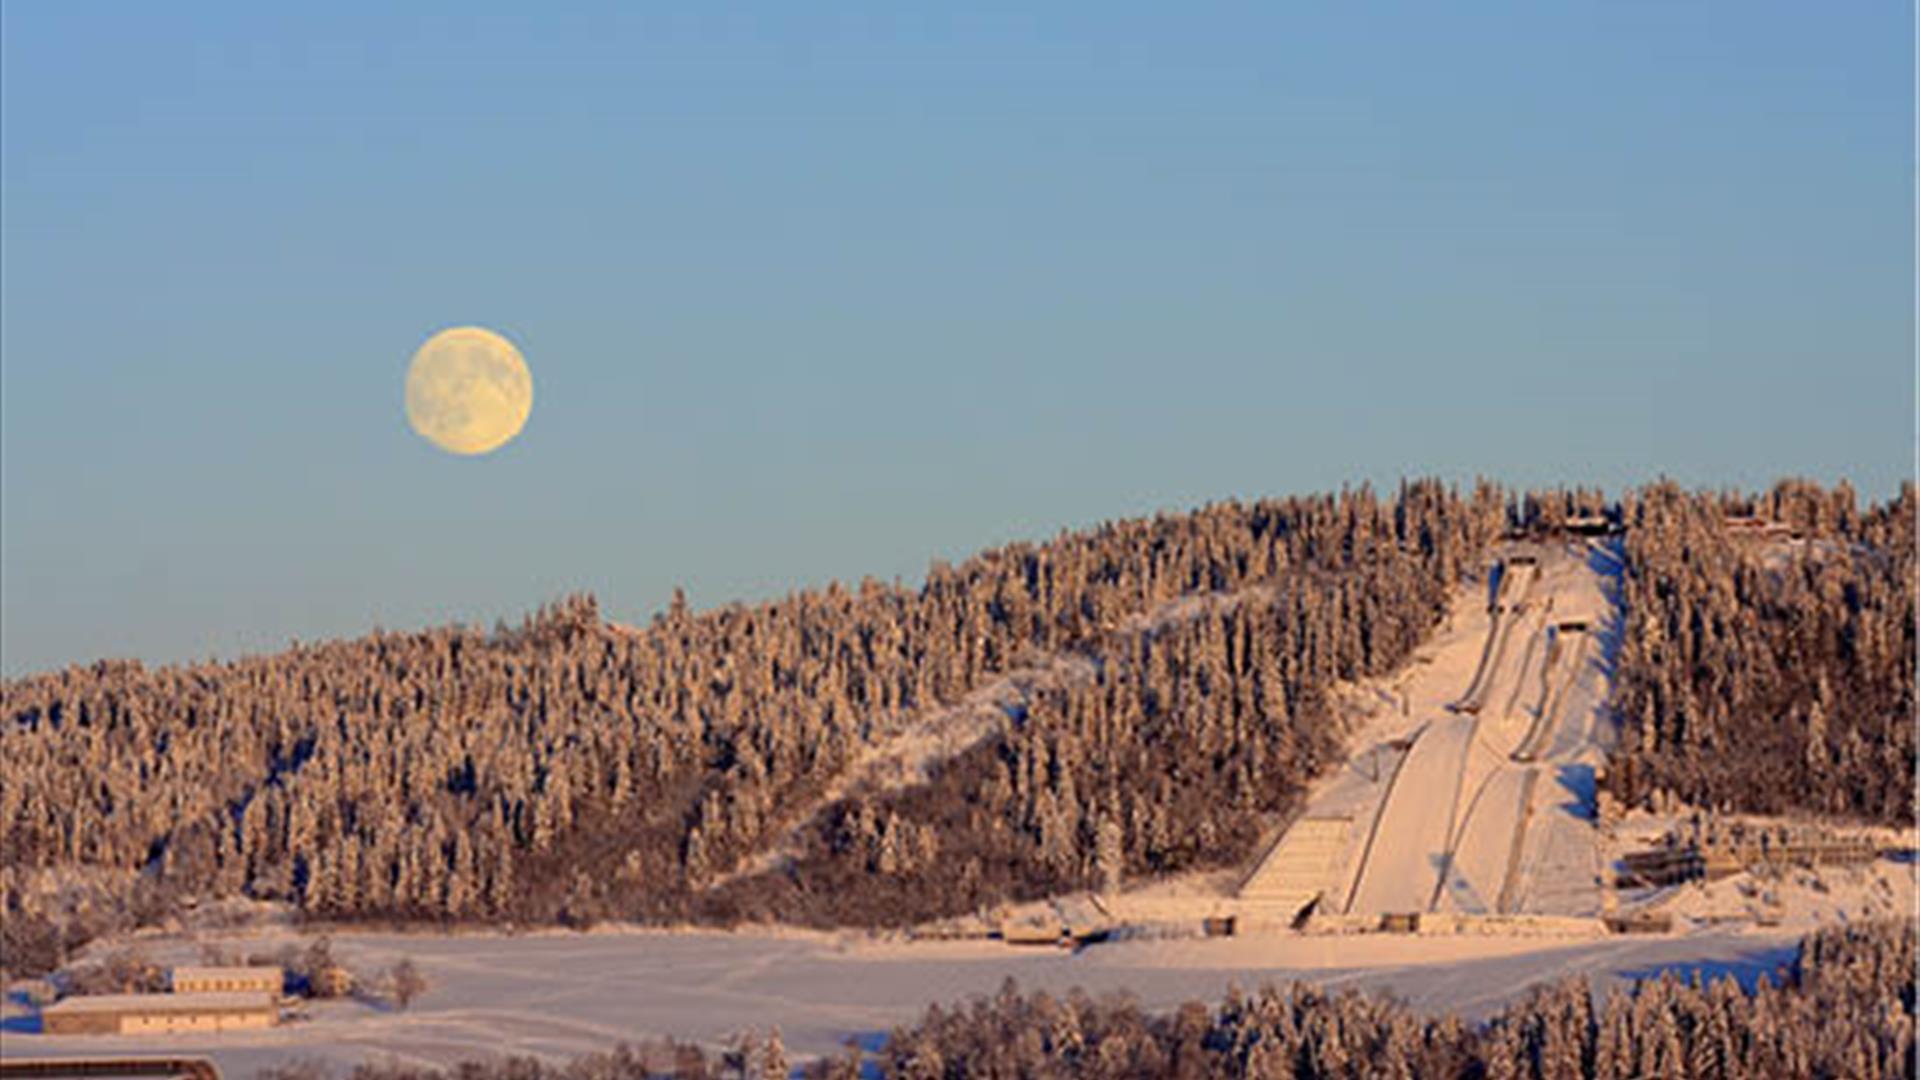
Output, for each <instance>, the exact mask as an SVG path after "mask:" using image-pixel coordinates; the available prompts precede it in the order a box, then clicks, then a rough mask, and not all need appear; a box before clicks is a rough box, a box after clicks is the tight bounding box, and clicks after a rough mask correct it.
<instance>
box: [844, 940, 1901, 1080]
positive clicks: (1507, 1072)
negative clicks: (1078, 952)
mask: <svg viewBox="0 0 1920 1080" xmlns="http://www.w3.org/2000/svg"><path fill="white" fill-rule="evenodd" d="M1913 971H1914V927H1913V924H1911V923H1904V922H1903V923H1878V924H1866V925H1856V926H1851V927H1840V928H1836V929H1828V930H1823V931H1821V932H1819V933H1817V934H1815V935H1814V936H1812V937H1810V938H1808V939H1807V940H1806V941H1805V942H1804V943H1803V944H1802V946H1801V950H1800V954H1799V957H1798V959H1797V960H1796V961H1795V963H1794V964H1793V965H1792V966H1791V968H1789V970H1788V971H1787V972H1785V973H1784V975H1783V977H1782V978H1781V980H1780V982H1779V983H1778V984H1775V983H1774V982H1772V981H1771V980H1768V979H1764V978H1763V979H1762V980H1760V981H1759V982H1758V984H1757V985H1756V986H1755V987H1754V988H1752V989H1751V990H1743V989H1742V988H1741V986H1740V985H1739V984H1738V983H1737V982H1735V981H1734V980H1733V979H1732V978H1731V977H1722V978H1719V979H1716V980H1713V981H1711V982H1703V981H1702V980H1701V979H1700V978H1699V976H1698V975H1697V974H1696V975H1695V976H1694V977H1693V978H1692V979H1690V980H1682V979H1680V978H1678V977H1676V976H1674V975H1672V974H1670V973H1668V974H1662V975H1660V976H1658V977H1656V978H1652V979H1648V980H1644V981H1642V982H1640V983H1638V984H1636V985H1635V986H1634V987H1632V988H1631V989H1630V990H1623V991H1619V992H1615V993H1612V994H1609V995H1607V996H1606V998H1605V999H1604V1001H1602V1002H1600V1003H1598V1004H1597V1005H1596V1003H1595V1001H1594V996H1593V993H1592V991H1591V988H1590V987H1589V986H1588V984H1587V982H1586V980H1585V979H1584V978H1572V979H1567V980H1563V981H1560V982H1557V983H1554V984H1550V985H1548V986H1545V987H1542V988H1539V989H1537V990H1535V991H1534V992H1533V993H1532V994H1530V995H1529V996H1528V997H1526V998H1524V999H1523V1000H1521V1001H1519V1002H1517V1003H1515V1004H1513V1005H1511V1006H1509V1007H1508V1008H1506V1009H1505V1010H1504V1011H1502V1012H1501V1013H1500V1014H1498V1015H1497V1016H1496V1017H1494V1018H1493V1019H1492V1020H1491V1021H1490V1022H1489V1023H1487V1024H1486V1025H1484V1026H1477V1027H1476V1026H1469V1025H1466V1024H1463V1023H1461V1022H1460V1021H1459V1020H1457V1019H1454V1018H1452V1017H1441V1018H1428V1017H1422V1016H1419V1015H1417V1014H1415V1013H1413V1012H1411V1011H1409V1010H1408V1009H1406V1008H1404V1007H1402V1006H1399V1005H1397V1004H1394V1003H1392V1002H1389V1001H1386V1000H1383V999H1381V998H1377V997H1370V996H1366V995H1362V994H1359V993H1355V992H1352V991H1344V992H1339V993H1327V992H1325V991H1321V990H1318V989H1314V988H1311V987H1308V986H1306V985H1303V984H1293V985H1291V986H1289V987H1287V988H1284V989H1276V988H1273V987H1268V988H1265V989H1263V990H1261V991H1259V992H1258V993H1255V994H1251V995H1245V994H1234V995H1232V996H1230V997H1229V998H1228V1000H1227V1001H1226V1002H1225V1003H1223V1004H1221V1005H1218V1006H1216V1007H1213V1008H1207V1007H1205V1006H1203V1005H1199V1004H1188V1005H1186V1006H1184V1007H1182V1008H1181V1009H1179V1010H1178V1011H1176V1012H1174V1013H1172V1014H1169V1015H1155V1014H1150V1013H1147V1012H1145V1011H1143V1010H1142V1009H1140V1008H1139V1007H1138V1006H1137V1005H1135V1004H1133V1003H1131V1002H1130V1001H1127V1000H1125V999H1108V1000H1094V999H1091V998H1088V997H1086V996H1085V995H1081V994H1077V993H1076V994H1071V995H1069V996H1068V997H1066V998H1065V999H1057V998H1053V997H1050V996H1048V995H1046V994H1033V995H1021V994H1019V993H1017V992H1015V991H1014V990H1013V989H1012V988H1011V987H1009V988H1008V989H1006V990H1004V991H1003V992H1002V993H1001V994H1000V995H999V996H997V997H994V998H989V999H981V1000H976V1001H974V1002H972V1003H971V1004H969V1005H966V1006H963V1007H959V1008H953V1009H940V1008H934V1009H931V1010H929V1011H928V1013H927V1015H926V1018H925V1019H923V1020H922V1021H921V1022H920V1023H919V1024H918V1025H917V1026H915V1027H913V1028H910V1029H906V1030H901V1031H896V1032H894V1033H893V1036H892V1038H891V1039H889V1040H888V1043H887V1046H886V1050H885V1055H884V1061H883V1065H882V1069H881V1072H882V1075H885V1076H889V1077H903V1078H906V1077H911V1078H922V1077H928V1078H930V1077H969V1076H1032V1077H1063V1078H1064V1077H1075V1078H1080V1077H1085V1078H1095V1077H1101V1078H1105V1077H1209V1076H1251V1077H1294V1078H1300V1080H1306V1078H1310V1077H1313V1078H1318V1077H1327V1078H1336V1077H1338V1078H1346V1077H1352V1078H1356V1080H1357V1078H1363V1077H1386V1078H1401V1080H1425V1078H1430V1077H1487V1078H1489V1080H1505V1078H1516V1080H1517V1078H1538V1080H1561V1078H1592V1080H1630V1078H1636V1077H1662V1078H1666V1080H1690V1078H1699V1080H1707V1078H1715V1080H1730V1078H1740V1077H1769V1078H1774V1077H1779V1078H1785V1077H1835V1078H1838V1077H1850V1078H1861V1080H1868V1078H1872V1077H1901V1076H1912V1075H1913V1069H1914V1050H1915V1047H1914V982H1913ZM824 1068H826V1067H824V1066H823V1069H824Z"/></svg>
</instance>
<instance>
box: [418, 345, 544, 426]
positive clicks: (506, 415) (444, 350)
mask: <svg viewBox="0 0 1920 1080" xmlns="http://www.w3.org/2000/svg"><path fill="white" fill-rule="evenodd" d="M532 411H533V373H532V372H530V371H528V370H527V362H526V361H525V360H524V359H522V358H521V356H520V350H519V349H516V348H514V347H513V343H512V342H511V341H508V340H507V339H506V338H503V337H501V336H500V335H499V334H496V333H494V332H493V331H491V330H486V329H482V328H481V327H478V326H456V327H454V328H452V329H451V330H442V331H440V332H439V333H437V334H435V335H433V336H432V337H430V338H428V339H427V343H426V344H425V345H422V346H420V351H419V352H416V353H414V354H413V363H412V365H411V366H409V367H408V368H407V422H408V423H409V424H412V425H413V430H415V431H417V432H419V433H420V437H421V438H423V439H425V440H427V441H428V442H430V443H432V444H433V445H435V446H437V447H439V448H440V449H442V450H445V451H447V452H448V453H451V454H463V455H474V454H485V453H488V452H489V451H493V450H498V449H499V448H500V447H502V446H505V445H506V444H507V442H508V441H510V440H511V439H512V438H513V437H514V436H515V435H518V434H520V429H521V428H522V427H523V426H525V424H526V422H527V414H529V413H531V412H532Z"/></svg>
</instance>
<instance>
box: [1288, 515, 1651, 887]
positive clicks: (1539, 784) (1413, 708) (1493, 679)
mask: <svg viewBox="0 0 1920 1080" xmlns="http://www.w3.org/2000/svg"><path fill="white" fill-rule="evenodd" d="M1503 556H1504V557H1503V558H1502V561H1501V562H1500V564H1499V566H1498V567H1497V568H1496V570H1495V572H1494V573H1493V574H1492V575H1491V576H1490V581H1489V589H1488V592H1489V596H1488V600H1487V610H1486V614H1485V616H1484V629H1479V626H1478V620H1476V622H1475V625H1474V626H1471V627H1457V626H1456V627H1455V628H1453V629H1452V632H1446V633H1442V634H1440V635H1438V636H1437V637H1436V640H1435V642H1434V644H1433V646H1432V648H1431V650H1430V651H1429V652H1427V653H1426V654H1425V655H1424V656H1423V657H1422V659H1424V660H1425V661H1426V662H1425V663H1422V664H1418V665H1416V666H1415V668H1414V669H1413V670H1412V672H1411V673H1410V675H1409V676H1408V677H1407V678H1406V680H1405V681H1404V682H1403V683H1402V684H1401V685H1400V687H1399V689H1398V693H1399V695H1400V697H1401V706H1402V711H1403V713H1404V714H1406V715H1408V716H1409V717H1410V719H1411V720H1412V721H1413V722H1414V723H1416V724H1417V725H1418V726H1417V727H1416V728H1415V729H1414V730H1413V731H1412V733H1411V734H1410V735H1409V736H1403V737H1402V738H1401V739H1400V740H1398V743H1399V745H1401V746H1403V747H1404V750H1403V751H1400V752H1399V756H1398V758H1397V760H1396V761H1394V762H1392V763H1391V764H1383V763H1382V762H1381V760H1380V759H1381V757H1383V756H1385V755H1388V754H1391V753H1393V752H1394V750H1393V748H1392V747H1390V746H1384V745H1383V746H1381V747H1376V748H1375V751H1374V753H1375V758H1374V767H1375V771H1376V773H1377V774H1378V775H1380V777H1381V779H1380V783H1381V785H1382V788H1381V790H1380V791H1378V792H1377V793H1374V795H1373V797H1372V798H1371V799H1362V800H1360V805H1357V806H1356V805H1353V804H1354V802H1355V800H1354V797H1353V793H1352V792H1350V791H1338V790H1334V791H1329V792H1327V793H1326V794H1327V796H1328V798H1326V799H1325V800H1324V803H1323V801H1322V800H1316V802H1315V804H1314V805H1312V806H1310V807H1309V810H1308V815H1307V816H1308V818H1309V819H1311V818H1315V817H1324V816H1330V815H1335V814H1342V813H1344V814H1345V815H1346V816H1348V817H1350V818H1356V822H1355V823H1356V825H1357V826H1359V827H1356V828H1355V829H1354V830H1353V835H1354V844H1355V851H1354V852H1353V854H1352V855H1351V857H1350V858H1349V859H1348V860H1347V865H1349V866H1351V867H1352V870H1351V873H1350V874H1349V875H1347V878H1346V880H1347V881H1350V882H1351V885H1350V887H1348V888H1344V889H1343V888H1341V887H1340V885H1341V884H1343V883H1342V882H1335V883H1333V887H1332V888H1331V889H1330V890H1329V892H1328V894H1327V896H1326V898H1325V899H1324V900H1323V906H1322V910H1328V909H1331V910H1344V911H1346V912H1349V913H1354V914H1386V913H1417V912H1451V913H1458V914H1469V915H1473V914H1512V913H1529V914H1554V915H1589V914H1595V913H1597V912H1598V911H1599V910H1600V863H1599V848H1598V844H1597V842H1596V841H1597V837H1596V833H1595V830H1594V828H1593V820H1592V815H1593V794H1594V773H1595V769H1596V767H1597V766H1599V765H1600V764H1601V762H1602V761H1603V760H1604V750H1605V747H1604V743H1605V741H1606V740H1607V739H1608V738H1609V737H1610V726H1609V724H1608V721H1607V716H1606V711H1605V703H1606V700H1607V676H1608V664H1609V657H1610V656H1611V654H1612V651H1613V648H1614V643H1615V641H1616V639H1617V634H1618V627H1619V612H1618V609H1617V604H1616V599H1615V598H1616V596H1617V588H1616V586H1617V582H1616V580H1615V575H1616V574H1617V567H1618V561H1617V557H1616V556H1615V554H1614V553H1613V551H1612V550H1611V549H1610V548H1607V547H1604V546H1600V545H1594V544H1588V543H1586V542H1579V541H1575V542H1542V543H1539V544H1528V545H1514V546H1511V547H1509V548H1508V549H1506V550H1505V551H1504V553H1503ZM1462 630H1464V631H1465V632H1462ZM1476 630H1478V633H1477V635H1476V633H1475V631H1476ZM1476 636H1477V637H1478V641H1476V640H1475V638H1476Z"/></svg>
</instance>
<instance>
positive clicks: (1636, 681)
mask: <svg viewBox="0 0 1920 1080" xmlns="http://www.w3.org/2000/svg"><path fill="white" fill-rule="evenodd" d="M1915 509H1916V504H1915V501H1914V489H1913V485H1912V484H1910V483H1909V484H1906V485H1904V486H1903V487H1902V488H1901V491H1900V493H1899V495H1898V496H1897V497H1896V498H1895V499H1893V500H1891V501H1889V502H1886V503H1882V504H1878V505H1873V506H1868V507H1864V508H1863V507H1860V506H1859V505H1858V504H1857V500H1856V498H1855V496H1854V494H1853V492H1852V491H1851V490H1850V489H1848V488H1846V487H1845V486H1844V485H1842V486H1840V487H1836V488H1835V489H1833V490H1825V489H1822V488H1820V487H1818V486H1816V485H1813V484H1809V483H1805V482H1798V481H1794V482H1783V483H1781V484H1778V485H1776V486H1775V487H1774V488H1773V490H1772V491H1771V492H1769V493H1767V494H1765V495H1762V496H1757V497H1755V496H1746V495H1739V494H1727V495H1706V494H1689V493H1686V492H1683V491H1681V490H1680V489H1679V488H1678V487H1675V486H1674V485H1671V484H1662V485H1657V486H1654V487H1651V488H1648V489H1645V490H1643V491H1641V492H1639V493H1637V494H1636V495H1634V496H1633V497H1630V498H1629V499H1628V500H1627V505H1626V507H1625V513H1624V517H1625V520H1626V522H1627V533H1626V543H1625V552H1626V560H1627V573H1626V587H1625V594H1626V595H1625V597H1624V601H1625V608H1626V620H1627V626H1626V633H1625V635H1624V643H1623V645H1622V648H1621V655H1620V658H1619V664H1618V671H1617V673H1616V675H1615V681H1614V705H1615V710H1616V713H1617V715H1618V716H1619V718H1620V722H1621V724H1622V728H1623V731H1622V739H1621V746H1620V749H1619V751H1618V752H1617V753H1616V754H1615V760H1614V763H1613V766H1612V768H1611V770H1610V772H1609V785H1610V786H1611V787H1612V789H1613V791H1614V793H1615V794H1616V795H1617V796H1619V797H1621V798H1623V799H1625V800H1627V801H1629V802H1646V801H1648V800H1649V799H1650V798H1651V797H1652V796H1653V794H1654V793H1655V792H1661V791H1664V792H1668V793H1670V794H1672V795H1673V796H1676V797H1678V798H1679V799H1681V800H1684V801H1686V802H1688V803H1691V804H1693V805H1696V806H1701V807H1705V808H1708V809H1722V808H1726V809H1733V810H1742V811H1750V812H1755V813H1783V812H1811V813H1815V814H1821V815H1831V816H1835V817H1840V818H1851V819H1862V820H1869V821H1879V822H1883V823H1886V824H1890V825H1899V824H1911V823H1912V822H1913V820H1914V802H1913V798H1914V786H1913V777H1914V724H1913V716H1914V697H1913V683H1914V655H1915V638H1914V630H1915V622H1914V618H1915V611H1914V598H1915V593H1916V583H1917V579H1916V578H1915V566H1914V557H1915V550H1914V543H1915V537H1914V513H1915ZM1730 520H1732V521H1734V522H1736V523H1742V522H1765V523H1776V524H1778V525H1779V526H1780V527H1781V528H1782V529H1789V530H1791V532H1792V533H1793V535H1794V536H1795V537H1796V539H1793V540H1791V541H1788V542H1785V543H1782V542H1778V541H1775V542H1765V541H1761V540H1757V539H1754V538H1753V537H1751V536H1750V535H1743V534H1744V533H1750V532H1751V530H1743V529H1741V528H1738V527H1734V526H1730V525H1729V521H1730Z"/></svg>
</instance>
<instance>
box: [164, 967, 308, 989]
mask: <svg viewBox="0 0 1920 1080" xmlns="http://www.w3.org/2000/svg"><path fill="white" fill-rule="evenodd" d="M286 982H287V976H286V972H284V971H282V970H281V969H280V968H277V967H177V968H174V969H173V982H172V986H173V992H174V993H176V994H217V993H229V992H233V991H240V990H245V991H247V992H249V993H254V992H257V993H263V994H278V993H279V992H280V991H281V989H282V988H284V987H285V986H286Z"/></svg>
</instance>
